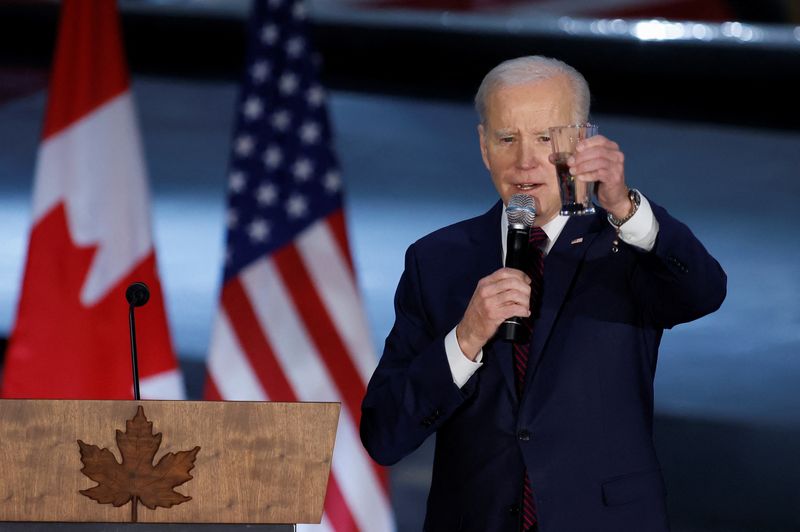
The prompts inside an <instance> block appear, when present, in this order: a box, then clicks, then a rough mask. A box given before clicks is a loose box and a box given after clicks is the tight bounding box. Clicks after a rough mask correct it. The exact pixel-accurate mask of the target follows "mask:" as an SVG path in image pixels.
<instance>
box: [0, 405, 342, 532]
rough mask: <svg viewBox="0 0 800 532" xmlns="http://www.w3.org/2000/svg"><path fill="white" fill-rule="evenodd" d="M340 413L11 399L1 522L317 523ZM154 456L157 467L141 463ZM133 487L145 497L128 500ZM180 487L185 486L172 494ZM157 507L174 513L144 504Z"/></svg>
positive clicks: (2, 433)
mask: <svg viewBox="0 0 800 532" xmlns="http://www.w3.org/2000/svg"><path fill="white" fill-rule="evenodd" d="M140 408H141V413H139V411H140ZM339 409H340V405H339V404H338V403H265V402H211V401H75V400H33V399H30V400H2V401H0V522H27V523H33V522H38V523H41V522H51V523H54V524H55V523H119V524H122V523H130V522H131V521H132V518H135V519H136V522H138V523H193V524H202V523H227V524H245V523H247V524H285V525H292V524H294V523H319V522H320V520H321V518H322V511H323V502H324V499H325V491H326V488H327V482H328V475H329V473H330V467H331V458H332V455H333V444H334V440H335V436H336V426H337V423H338V419H339ZM144 418H146V419H144ZM147 422H149V423H152V427H147V426H146V425H143V423H147ZM144 429H147V430H144ZM117 431H120V434H121V436H119V435H118V434H117ZM148 431H151V432H152V435H149V433H148ZM159 433H160V434H161V436H160V438H159V437H158V436H157V435H158V434H159ZM78 440H80V441H81V442H83V444H82V445H79V443H78ZM120 447H122V448H124V449H126V450H127V453H128V454H129V455H130V456H128V457H127V459H126V456H125V455H124V454H125V453H122V452H121V451H120ZM153 447H156V448H157V450H156V451H155V454H152V451H153ZM198 447H199V449H197V450H195V448H198ZM104 449H107V450H108V451H104ZM109 452H110V453H111V455H113V462H114V463H112V458H111V455H109V454H108V453H109ZM148 453H150V456H151V458H152V462H151V463H146V462H148V461H149V459H142V458H141V457H142V456H147V455H148ZM167 455H171V456H167ZM131 457H133V459H131ZM162 458H163V460H162ZM162 462H163V464H162ZM114 464H116V465H114ZM134 469H135V472H132V471H134ZM168 469H169V473H165V471H167V470H168ZM82 470H83V471H82ZM141 471H144V473H141ZM176 471H177V473H176ZM87 475H89V476H87ZM189 475H191V478H189V479H188V480H185V481H182V480H183V479H186V478H187V477H188V476H189ZM90 477H91V478H90ZM134 477H135V478H134ZM128 478H134V480H132V481H130V482H134V481H135V482H136V483H137V484H136V485H137V486H144V488H141V487H137V488H135V489H143V490H145V492H146V493H145V494H144V495H143V496H142V498H141V499H131V500H129V501H128V502H125V503H121V501H122V500H123V499H124V498H125V493H126V489H127V490H128V492H130V489H129V488H125V487H124V486H123V487H122V488H121V487H120V485H121V484H125V482H127V480H126V479H128ZM143 479H144V480H143ZM170 479H172V480H173V481H174V482H178V483H177V484H175V485H174V487H170V486H168V485H167V486H166V487H165V483H166V484H169V481H170ZM131 486H133V484H131ZM93 487H97V489H94V490H92V488H93ZM131 489H133V488H131ZM135 489H134V491H135ZM82 491H83V492H85V493H82ZM89 494H91V495H92V496H94V497H96V498H98V499H103V498H104V497H105V498H113V499H115V500H116V502H117V503H120V504H121V505H120V506H118V507H115V506H113V504H115V502H109V503H103V504H101V503H100V502H98V501H97V500H94V499H93V498H90V496H89ZM98 494H99V496H98ZM128 497H130V496H128ZM159 497H160V499H159ZM187 497H189V498H190V499H189V500H185V499H186V498H187ZM156 500H159V501H162V503H161V504H170V503H172V504H173V505H171V506H169V507H162V506H160V505H155V509H150V508H148V507H147V506H145V504H146V503H149V504H151V505H153V504H154V503H153V501H156ZM178 500H181V502H176V501H178ZM137 501H138V504H137V505H136V506H135V508H136V510H135V511H134V510H133V508H134V504H133V503H134V502H137ZM163 501H167V502H166V503H164V502H163ZM40 526H41V525H40ZM134 526H135V525H134ZM165 526H166V527H167V528H166V529H168V530H177V529H176V528H174V527H171V528H170V527H169V526H168V525H165ZM118 528H121V527H117V528H113V529H114V530H117V529H118ZM204 528H206V527H205V526H201V527H200V529H204ZM259 528H260V527H259ZM0 529H2V523H0ZM38 529H41V528H37V530H38ZM73 529H75V528H74V527H73V528H69V530H73ZM150 529H153V527H152V526H149V527H148V530H150ZM260 529H261V530H267V529H270V530H272V529H271V528H268V527H267V528H260ZM278 529H280V530H284V529H289V530H290V529H291V527H284V528H277V529H276V530H278ZM20 530H22V529H20ZM59 530H60V529H59Z"/></svg>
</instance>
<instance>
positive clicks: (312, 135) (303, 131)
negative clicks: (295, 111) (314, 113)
mask: <svg viewBox="0 0 800 532" xmlns="http://www.w3.org/2000/svg"><path fill="white" fill-rule="evenodd" d="M320 133H321V131H320V127H319V124H317V123H316V122H306V123H304V124H303V125H302V126H300V140H302V141H303V142H304V143H306V144H314V143H315V142H317V141H318V140H319V136H320Z"/></svg>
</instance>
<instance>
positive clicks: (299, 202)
mask: <svg viewBox="0 0 800 532" xmlns="http://www.w3.org/2000/svg"><path fill="white" fill-rule="evenodd" d="M286 213H287V214H288V215H289V218H293V219H297V218H303V217H304V216H306V215H307V214H308V200H306V198H305V197H303V196H301V195H300V194H292V195H291V196H290V197H289V199H288V200H287V201H286Z"/></svg>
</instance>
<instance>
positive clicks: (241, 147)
mask: <svg viewBox="0 0 800 532" xmlns="http://www.w3.org/2000/svg"><path fill="white" fill-rule="evenodd" d="M255 147H256V143H255V141H254V140H253V137H252V136H250V135H239V136H238V137H236V139H235V140H234V141H233V151H234V152H235V153H236V155H238V156H239V157H248V156H250V155H251V154H252V153H253V150H254V149H255Z"/></svg>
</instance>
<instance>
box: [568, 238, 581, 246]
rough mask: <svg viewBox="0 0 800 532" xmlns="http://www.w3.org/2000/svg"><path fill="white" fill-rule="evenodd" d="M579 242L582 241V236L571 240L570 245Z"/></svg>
mask: <svg viewBox="0 0 800 532" xmlns="http://www.w3.org/2000/svg"><path fill="white" fill-rule="evenodd" d="M581 242H583V237H580V238H576V239H575V240H573V241H572V242H570V245H571V246H574V245H575V244H580V243H581Z"/></svg>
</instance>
